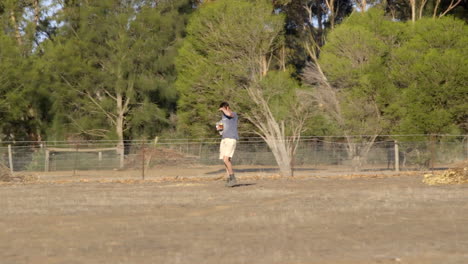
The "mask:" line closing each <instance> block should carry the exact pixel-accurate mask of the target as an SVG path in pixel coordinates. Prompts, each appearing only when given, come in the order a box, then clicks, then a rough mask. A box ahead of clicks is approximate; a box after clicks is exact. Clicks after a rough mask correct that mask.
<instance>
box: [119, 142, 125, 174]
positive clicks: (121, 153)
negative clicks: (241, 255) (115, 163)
mask: <svg viewBox="0 0 468 264" xmlns="http://www.w3.org/2000/svg"><path fill="white" fill-rule="evenodd" d="M119 154H120V168H121V169H123V167H124V162H125V144H124V145H122V146H121V148H120V149H119Z"/></svg>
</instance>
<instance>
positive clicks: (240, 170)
mask: <svg viewBox="0 0 468 264" xmlns="http://www.w3.org/2000/svg"><path fill="white" fill-rule="evenodd" d="M294 171H317V169H312V168H295V169H294ZM222 172H226V170H225V169H219V170H215V171H210V172H206V173H205V174H208V175H211V174H218V173H222ZM234 172H235V173H244V172H279V169H278V168H248V169H236V168H234Z"/></svg>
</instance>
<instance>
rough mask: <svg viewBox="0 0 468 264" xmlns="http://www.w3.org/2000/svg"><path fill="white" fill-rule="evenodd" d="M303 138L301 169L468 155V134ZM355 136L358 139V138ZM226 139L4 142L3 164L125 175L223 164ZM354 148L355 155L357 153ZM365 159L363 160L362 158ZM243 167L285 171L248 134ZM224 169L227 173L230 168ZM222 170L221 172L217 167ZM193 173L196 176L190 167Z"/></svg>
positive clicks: (376, 166)
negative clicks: (221, 154)
mask: <svg viewBox="0 0 468 264" xmlns="http://www.w3.org/2000/svg"><path fill="white" fill-rule="evenodd" d="M368 138H371V137H370V136H355V137H348V138H345V137H302V138H301V140H300V141H299V143H298V147H297V149H296V152H295V155H294V158H293V167H294V168H295V170H297V171H301V170H302V171H303V172H307V171H311V172H312V171H315V172H324V171H325V172H326V171H335V172H349V171H356V170H357V171H386V170H387V171H392V170H417V171H419V170H427V169H444V168H450V167H451V166H456V164H457V163H459V162H462V161H465V160H467V159H468V136H467V135H463V136H448V135H405V136H395V135H392V136H379V137H377V138H376V139H375V140H374V141H373V143H372V144H371V147H370V149H369V150H368V152H366V153H363V152H362V151H360V150H362V149H365V147H366V146H367V145H366V142H367V141H366V139H368ZM350 139H351V140H350ZM219 142H220V139H219V138H211V139H162V138H161V139H160V138H156V139H154V140H134V141H125V143H124V147H123V148H122V147H120V148H119V147H118V142H116V141H75V142H69V141H62V142H58V141H54V142H52V141H49V142H0V163H1V164H3V165H5V166H7V167H8V168H10V169H11V171H12V172H25V171H26V172H40V173H53V172H55V173H56V174H57V175H58V174H60V173H61V174H63V175H77V174H78V172H81V173H83V172H86V171H87V172H91V171H93V172H95V173H96V174H99V173H103V172H104V171H114V172H119V173H121V174H122V175H123V174H125V172H127V175H130V174H132V173H133V174H135V175H142V176H143V177H144V175H145V173H146V175H147V176H151V173H153V172H155V171H157V172H158V175H164V171H177V170H182V169H184V168H185V169H190V168H191V169H192V171H193V173H195V168H210V167H213V166H215V167H216V166H218V167H219V166H220V165H221V166H222V162H221V161H220V160H219V157H218V155H219V154H218V153H219ZM350 147H352V148H353V149H355V150H356V151H355V153H354V154H353V153H351V154H350V151H349V149H350ZM356 157H358V158H359V163H358V165H356V162H355V159H356ZM233 163H234V165H235V168H237V169H238V171H242V170H243V171H260V172H271V173H274V172H275V171H276V170H277V169H278V168H277V165H276V161H275V158H274V155H273V153H272V152H271V150H270V149H269V147H268V145H267V144H266V143H265V142H264V141H263V140H262V139H261V138H256V137H250V138H241V139H240V140H239V142H238V144H237V148H236V151H235V154H234V157H233ZM220 168H221V170H220V171H218V172H219V173H222V172H223V171H222V168H223V167H220ZM215 171H216V170H215ZM186 173H189V174H190V170H188V171H187V172H186Z"/></svg>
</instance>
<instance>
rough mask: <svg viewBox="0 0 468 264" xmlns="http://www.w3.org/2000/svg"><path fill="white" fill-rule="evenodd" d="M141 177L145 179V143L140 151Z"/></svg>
mask: <svg viewBox="0 0 468 264" xmlns="http://www.w3.org/2000/svg"><path fill="white" fill-rule="evenodd" d="M141 178H142V179H143V180H145V143H143V148H142V151H141Z"/></svg>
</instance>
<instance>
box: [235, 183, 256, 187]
mask: <svg viewBox="0 0 468 264" xmlns="http://www.w3.org/2000/svg"><path fill="white" fill-rule="evenodd" d="M252 185H256V183H238V184H234V185H233V186H231V188H235V187H244V186H252Z"/></svg>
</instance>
